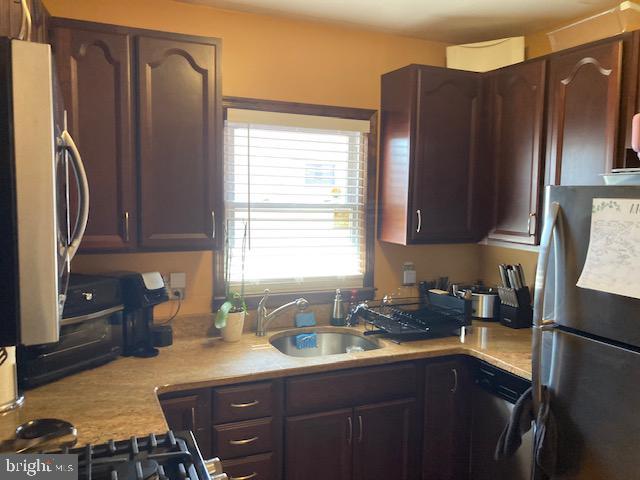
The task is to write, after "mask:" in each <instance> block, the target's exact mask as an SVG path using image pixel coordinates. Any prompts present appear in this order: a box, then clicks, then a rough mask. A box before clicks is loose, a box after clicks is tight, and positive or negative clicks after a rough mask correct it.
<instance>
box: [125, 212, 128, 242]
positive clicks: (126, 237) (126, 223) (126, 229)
mask: <svg viewBox="0 0 640 480" xmlns="http://www.w3.org/2000/svg"><path fill="white" fill-rule="evenodd" d="M124 241H125V242H129V212H124Z"/></svg>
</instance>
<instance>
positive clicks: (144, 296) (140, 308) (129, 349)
mask: <svg viewBox="0 0 640 480" xmlns="http://www.w3.org/2000/svg"><path fill="white" fill-rule="evenodd" d="M117 276H118V277H119V278H120V282H121V289H122V300H123V303H124V312H123V321H122V324H123V330H122V355H124V356H125V357H130V356H134V357H155V356H156V355H158V349H157V348H155V347H154V345H153V307H154V306H156V305H159V304H161V303H164V302H166V301H168V300H169V295H168V294H167V291H166V288H165V285H164V281H163V280H162V276H161V275H160V274H159V273H158V272H148V273H134V272H120V273H118V274H117Z"/></svg>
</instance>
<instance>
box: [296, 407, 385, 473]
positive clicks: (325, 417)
mask: <svg viewBox="0 0 640 480" xmlns="http://www.w3.org/2000/svg"><path fill="white" fill-rule="evenodd" d="M353 436H354V425H353V411H352V410H351V409H344V410H334V411H331V412H322V413H315V414H313V415H301V416H298V417H289V418H287V419H286V424H285V460H284V468H285V478H286V479H287V480H326V479H328V478H331V479H332V480H351V472H352V470H351V467H352V443H353ZM392 478H393V477H392Z"/></svg>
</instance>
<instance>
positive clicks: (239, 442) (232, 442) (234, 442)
mask: <svg viewBox="0 0 640 480" xmlns="http://www.w3.org/2000/svg"><path fill="white" fill-rule="evenodd" d="M258 438H260V437H251V438H245V439H244V440H229V445H247V444H249V443H253V442H255V441H257V440H258Z"/></svg>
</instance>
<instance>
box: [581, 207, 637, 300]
mask: <svg viewBox="0 0 640 480" xmlns="http://www.w3.org/2000/svg"><path fill="white" fill-rule="evenodd" d="M577 285H578V287H581V288H589V289H591V290H598V291H601V292H607V293H614V294H617V295H624V296H625V297H633V298H640V199H629V198H594V199H593V207H592V213H591V236H590V238H589V250H588V251H587V259H586V260H585V263H584V268H583V269H582V274H581V275H580V278H579V279H578V283H577Z"/></svg>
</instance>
